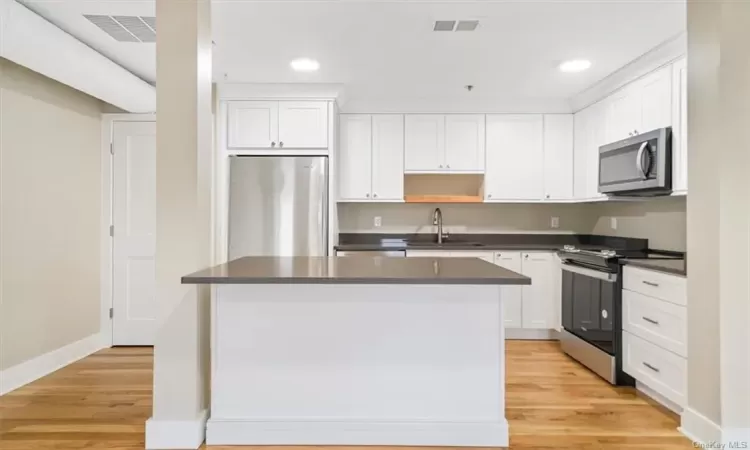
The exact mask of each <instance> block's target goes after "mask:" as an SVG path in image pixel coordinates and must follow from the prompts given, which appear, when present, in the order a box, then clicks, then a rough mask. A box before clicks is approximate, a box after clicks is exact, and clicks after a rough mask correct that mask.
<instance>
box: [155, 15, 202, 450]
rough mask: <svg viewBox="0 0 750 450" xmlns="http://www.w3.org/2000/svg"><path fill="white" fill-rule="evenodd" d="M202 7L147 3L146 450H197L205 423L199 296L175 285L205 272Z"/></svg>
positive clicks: (193, 290)
mask: <svg viewBox="0 0 750 450" xmlns="http://www.w3.org/2000/svg"><path fill="white" fill-rule="evenodd" d="M210 13H211V4H210V0H189V1H186V0H157V2H156V20H157V30H158V32H157V43H156V44H157V61H156V67H157V92H156V103H157V116H156V127H157V134H156V139H157V156H156V191H157V192H156V237H157V241H156V286H157V289H156V292H157V294H156V295H157V298H156V301H157V302H158V303H159V305H160V317H161V321H162V325H161V327H160V330H159V332H158V334H157V338H156V346H155V349H154V398H153V400H154V406H153V416H152V417H151V419H149V421H148V422H147V424H146V447H147V448H149V449H159V448H198V447H199V446H200V445H201V443H202V442H203V439H204V436H205V421H206V417H207V415H208V409H207V408H208V400H209V399H208V396H209V391H208V365H209V364H208V362H209V354H208V329H209V326H208V324H209V301H208V300H209V299H208V297H209V295H208V290H207V289H201V290H197V289H196V287H195V286H183V285H182V284H180V278H181V277H182V276H183V275H186V274H188V273H191V272H194V271H196V270H198V269H201V268H205V267H207V266H209V265H210V263H211V242H212V240H211V185H212V183H211V176H212V172H213V168H212V162H213V158H212V120H213V119H212V111H211V89H212V85H211V71H212V68H211V47H212V44H211V26H210V25H211V14H210Z"/></svg>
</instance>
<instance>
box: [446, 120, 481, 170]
mask: <svg viewBox="0 0 750 450" xmlns="http://www.w3.org/2000/svg"><path fill="white" fill-rule="evenodd" d="M484 139H485V135H484V114H454V115H448V116H445V167H444V168H445V169H448V170H450V171H452V172H483V171H484Z"/></svg>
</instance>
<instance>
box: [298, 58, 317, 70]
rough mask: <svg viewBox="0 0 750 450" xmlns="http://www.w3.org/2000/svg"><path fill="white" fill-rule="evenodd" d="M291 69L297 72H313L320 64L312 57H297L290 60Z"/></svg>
mask: <svg viewBox="0 0 750 450" xmlns="http://www.w3.org/2000/svg"><path fill="white" fill-rule="evenodd" d="M291 66H292V69H294V70H296V71H297V72H315V71H316V70H318V69H319V68H320V64H319V63H318V62H317V61H315V60H314V59H310V58H298V59H295V60H294V61H292V63H291Z"/></svg>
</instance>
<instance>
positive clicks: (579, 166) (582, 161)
mask: <svg viewBox="0 0 750 450" xmlns="http://www.w3.org/2000/svg"><path fill="white" fill-rule="evenodd" d="M606 106H607V105H606V104H605V103H602V102H599V103H595V104H593V105H591V106H589V107H587V108H585V109H583V110H581V111H579V112H577V113H576V114H575V117H574V121H575V148H574V152H573V153H574V155H573V159H574V161H573V164H574V167H573V174H574V183H573V197H574V198H575V199H577V200H595V199H599V198H603V197H605V196H604V195H603V194H600V193H599V147H600V146H601V145H603V144H604V143H605V142H606V136H605V131H606V130H605V114H604V110H605V109H606Z"/></svg>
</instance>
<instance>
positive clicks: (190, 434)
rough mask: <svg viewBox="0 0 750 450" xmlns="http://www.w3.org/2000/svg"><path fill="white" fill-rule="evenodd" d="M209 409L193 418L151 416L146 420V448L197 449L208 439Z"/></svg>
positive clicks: (157, 449) (160, 449) (165, 449)
mask: <svg viewBox="0 0 750 450" xmlns="http://www.w3.org/2000/svg"><path fill="white" fill-rule="evenodd" d="M207 421H208V409H204V410H203V411H201V412H200V413H199V414H198V417H196V418H195V419H192V420H161V419H154V418H153V417H151V418H150V419H148V420H147V421H146V449H148V450H172V449H197V448H199V447H200V446H201V445H203V441H204V440H205V439H206V422H207Z"/></svg>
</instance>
